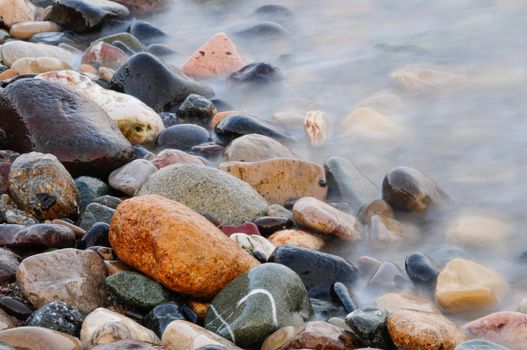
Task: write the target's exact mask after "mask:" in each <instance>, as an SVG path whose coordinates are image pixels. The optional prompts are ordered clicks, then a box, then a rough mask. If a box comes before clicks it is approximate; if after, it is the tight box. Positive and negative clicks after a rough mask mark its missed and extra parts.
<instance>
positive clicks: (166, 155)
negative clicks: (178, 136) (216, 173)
mask: <svg viewBox="0 0 527 350" xmlns="http://www.w3.org/2000/svg"><path fill="white" fill-rule="evenodd" d="M152 163H154V165H155V166H156V167H158V168H159V169H161V168H164V167H166V166H169V165H172V164H199V165H203V162H202V161H201V159H199V158H198V157H196V156H193V155H192V154H188V153H186V152H183V151H180V150H178V149H171V148H169V149H165V150H163V151H161V152H159V154H158V155H157V156H156V158H155V159H154V160H153V161H152Z"/></svg>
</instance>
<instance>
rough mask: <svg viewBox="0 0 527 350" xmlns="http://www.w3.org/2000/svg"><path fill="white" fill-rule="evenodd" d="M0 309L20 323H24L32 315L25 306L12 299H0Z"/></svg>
mask: <svg viewBox="0 0 527 350" xmlns="http://www.w3.org/2000/svg"><path fill="white" fill-rule="evenodd" d="M0 308H2V309H3V310H4V311H5V312H7V313H8V314H9V315H11V316H14V317H16V318H17V319H19V320H20V321H25V320H26V319H27V318H28V317H29V316H30V315H31V314H32V313H33V310H31V309H30V308H29V307H28V306H26V304H24V303H23V302H21V301H19V300H17V299H15V298H12V297H5V296H4V297H1V298H0Z"/></svg>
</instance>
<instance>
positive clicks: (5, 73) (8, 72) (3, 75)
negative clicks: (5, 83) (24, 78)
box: [0, 69, 18, 80]
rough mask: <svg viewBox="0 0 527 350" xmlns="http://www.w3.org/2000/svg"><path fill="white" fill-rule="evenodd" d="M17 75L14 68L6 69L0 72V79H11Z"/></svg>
mask: <svg viewBox="0 0 527 350" xmlns="http://www.w3.org/2000/svg"><path fill="white" fill-rule="evenodd" d="M17 75H18V71H17V70H16V69H6V70H5V71H3V72H2V73H0V80H9V79H13V78H14V77H16V76H17Z"/></svg>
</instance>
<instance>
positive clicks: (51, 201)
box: [9, 152, 80, 220]
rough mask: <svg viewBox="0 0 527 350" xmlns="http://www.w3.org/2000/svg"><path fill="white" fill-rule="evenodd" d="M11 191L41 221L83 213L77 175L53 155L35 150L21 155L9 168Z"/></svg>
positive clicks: (20, 203) (20, 206)
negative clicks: (75, 180)
mask: <svg viewBox="0 0 527 350" xmlns="http://www.w3.org/2000/svg"><path fill="white" fill-rule="evenodd" d="M9 193H10V195H11V198H12V199H13V201H14V202H15V203H16V204H17V205H18V207H19V208H21V209H24V210H25V211H27V212H29V213H31V214H32V215H33V216H35V217H36V218H38V219H40V220H53V219H57V218H66V217H71V218H73V219H75V218H76V217H77V216H78V214H79V209H80V199H79V194H78V193H77V189H76V188H75V183H74V181H73V178H72V177H71V175H70V174H69V173H68V171H67V170H66V168H64V166H63V165H62V164H61V163H60V162H59V161H58V159H57V157H55V156H54V155H52V154H42V153H38V152H31V153H27V154H23V155H21V156H20V157H18V158H17V159H16V160H15V161H14V162H13V164H12V165H11V169H10V171H9Z"/></svg>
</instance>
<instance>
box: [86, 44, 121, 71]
mask: <svg viewBox="0 0 527 350" xmlns="http://www.w3.org/2000/svg"><path fill="white" fill-rule="evenodd" d="M126 61H128V55H127V54H126V53H125V52H124V51H123V50H121V49H120V48H118V47H116V46H113V45H110V44H108V43H105V42H104V41H99V42H97V43H96V44H93V45H92V46H90V47H89V48H87V49H86V51H84V54H83V55H82V59H81V63H82V64H89V65H92V66H94V67H95V68H100V67H108V68H111V69H117V68H119V66H120V65H121V64H123V63H125V62H126Z"/></svg>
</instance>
